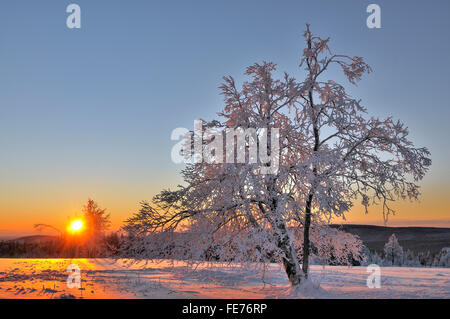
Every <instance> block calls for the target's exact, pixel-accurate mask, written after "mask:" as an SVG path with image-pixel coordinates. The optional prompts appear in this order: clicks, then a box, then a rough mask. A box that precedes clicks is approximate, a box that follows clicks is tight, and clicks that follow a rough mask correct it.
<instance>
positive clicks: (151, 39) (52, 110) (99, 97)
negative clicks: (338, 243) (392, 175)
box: [0, 0, 450, 235]
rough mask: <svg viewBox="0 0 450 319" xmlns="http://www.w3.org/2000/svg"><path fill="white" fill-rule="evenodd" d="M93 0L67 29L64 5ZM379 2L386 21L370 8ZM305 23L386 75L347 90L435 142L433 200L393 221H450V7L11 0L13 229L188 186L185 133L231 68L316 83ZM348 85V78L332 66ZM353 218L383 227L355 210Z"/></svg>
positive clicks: (5, 123) (2, 191) (376, 217)
mask: <svg viewBox="0 0 450 319" xmlns="http://www.w3.org/2000/svg"><path fill="white" fill-rule="evenodd" d="M71 2H74V3H77V4H78V5H80V7H81V10H82V12H81V14H82V25H81V29H77V30H75V29H68V28H67V26H66V18H67V16H68V13H66V7H67V5H68V4H70V3H71ZM370 3H377V4H379V5H380V6H381V21H382V22H381V24H382V28H381V29H368V28H367V26H366V22H365V21H366V18H367V16H368V13H366V7H367V5H368V4H370ZM305 23H310V24H311V28H312V31H313V32H314V33H316V34H318V35H320V36H323V37H327V36H330V37H331V39H332V40H331V44H330V45H331V48H332V49H333V50H334V51H335V52H337V53H342V54H349V55H351V56H353V55H358V56H362V57H364V58H365V59H366V61H367V62H368V63H369V64H370V65H371V66H372V68H373V70H374V72H373V73H372V74H370V75H369V76H368V77H365V78H364V79H363V81H362V82H360V84H359V86H358V87H350V86H347V87H348V88H349V90H350V92H351V93H352V94H353V95H354V96H355V97H359V98H361V99H362V100H363V102H364V105H365V106H366V107H367V108H368V109H369V112H370V113H371V114H373V115H380V116H388V115H392V116H394V117H396V118H400V119H402V120H403V121H404V122H405V123H406V124H407V126H408V127H409V128H410V131H411V138H412V139H413V141H414V142H415V143H416V145H418V146H427V147H428V148H429V149H430V150H431V152H432V159H433V165H432V168H431V171H430V173H429V174H428V175H427V176H426V178H425V179H424V180H423V181H422V185H423V197H422V201H421V202H420V203H413V204H411V203H403V202H400V203H397V204H396V206H397V208H398V214H397V216H395V217H393V218H392V219H391V225H400V224H401V225H434V226H438V225H441V226H447V227H450V211H449V208H450V182H449V166H448V160H449V158H450V156H449V148H448V144H449V142H448V141H449V135H450V134H449V133H450V125H449V123H448V122H449V115H450V105H449V104H450V102H449V101H450V79H449V70H450V59H449V58H448V57H449V51H450V40H449V39H450V37H449V31H450V1H448V0H442V1H438V0H435V1H378V0H371V1H363V0H353V1H331V0H330V1H324V0H320V1H312V0H311V1H300V0H296V1H230V0H228V1H220V2H219V1H138V0H135V1H124V0H122V1H116V0H108V1H106V0H105V1H104V0H96V1H91V0H72V1H63V0H61V1H50V0H40V1H23V0H14V1H12V0H8V1H6V0H5V1H1V3H0V235H2V233H3V234H5V233H11V232H13V231H14V232H24V231H25V232H26V231H31V230H32V226H33V224H34V223H39V222H40V223H48V224H52V225H55V226H57V227H61V228H62V227H64V224H65V223H66V222H67V219H68V218H69V217H71V216H74V215H76V214H79V213H80V208H81V207H82V205H83V204H84V203H85V202H86V201H87V199H88V198H89V197H91V198H93V199H94V200H96V201H97V202H98V203H99V204H100V206H102V207H105V208H107V209H108V211H109V212H110V213H111V215H112V220H113V225H114V227H116V228H117V227H119V226H120V223H121V222H122V221H123V220H124V219H126V218H127V217H129V216H130V215H131V214H132V213H134V212H135V211H136V210H137V209H138V207H139V201H141V200H150V199H151V198H152V197H153V195H155V194H156V193H157V192H158V191H159V190H161V189H163V188H167V187H175V186H176V185H177V183H179V182H180V178H179V171H180V169H181V168H182V167H181V166H179V165H175V164H173V163H172V162H171V159H170V150H171V148H172V146H173V145H174V142H173V141H171V140H170V133H171V131H172V130H173V129H174V128H176V127H187V128H192V127H193V121H194V119H198V118H200V117H202V118H206V119H208V118H212V117H213V116H214V114H215V113H216V112H218V111H220V110H221V109H222V107H223V102H222V98H221V96H220V95H219V89H218V86H219V85H220V84H221V81H222V80H221V78H222V76H224V75H233V76H235V77H236V78H237V79H238V80H242V79H243V71H244V69H245V67H247V66H248V65H251V64H253V63H254V62H260V61H262V60H266V61H273V62H276V63H277V64H278V66H279V70H281V71H287V72H289V73H291V74H292V75H294V76H296V77H298V78H302V77H303V74H302V71H301V70H299V69H298V67H297V65H298V63H299V56H300V52H301V49H302V48H303V38H302V37H301V34H302V32H303V30H304V28H305ZM331 76H333V77H334V79H336V80H339V81H340V80H342V77H341V76H340V75H337V74H331ZM347 221H348V222H352V223H371V224H374V223H381V222H382V216H381V213H380V211H379V209H376V208H375V209H372V211H371V212H370V214H369V215H367V216H365V215H364V214H363V212H362V210H361V209H360V208H359V207H358V206H357V207H355V209H353V210H352V212H351V213H349V214H348V220H347Z"/></svg>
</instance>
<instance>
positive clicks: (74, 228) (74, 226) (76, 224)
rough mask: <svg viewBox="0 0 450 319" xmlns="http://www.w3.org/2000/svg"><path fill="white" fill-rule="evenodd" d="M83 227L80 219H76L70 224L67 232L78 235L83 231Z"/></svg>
mask: <svg viewBox="0 0 450 319" xmlns="http://www.w3.org/2000/svg"><path fill="white" fill-rule="evenodd" d="M83 227H84V225H83V221H82V220H81V219H76V220H73V221H72V222H71V223H70V225H69V227H68V230H69V232H71V233H78V232H80V231H81V230H83Z"/></svg>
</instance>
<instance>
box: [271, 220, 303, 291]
mask: <svg viewBox="0 0 450 319" xmlns="http://www.w3.org/2000/svg"><path fill="white" fill-rule="evenodd" d="M277 229H278V230H279V231H280V234H279V235H278V236H277V246H278V247H279V248H280V249H281V250H282V252H283V253H284V257H283V258H282V262H283V266H284V271H285V272H286V275H287V276H288V279H289V282H290V283H291V285H292V286H297V285H299V284H300V283H301V282H302V280H303V278H304V276H303V273H302V271H301V269H300V265H299V262H298V258H297V253H296V251H295V247H294V246H293V243H292V240H291V238H290V236H289V233H288V230H287V229H286V225H285V224H284V223H277Z"/></svg>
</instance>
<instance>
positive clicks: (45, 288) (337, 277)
mask: <svg viewBox="0 0 450 319" xmlns="http://www.w3.org/2000/svg"><path fill="white" fill-rule="evenodd" d="M128 262H129V261H127V260H121V261H118V262H115V261H113V260H109V259H0V298H286V297H292V292H291V291H290V289H289V284H288V281H287V280H286V277H285V274H284V273H283V271H282V269H281V268H280V267H279V266H278V265H269V266H268V268H267V269H266V270H265V271H264V272H263V271H261V269H260V271H258V270H255V269H251V268H250V267H249V268H246V269H242V268H239V267H230V266H228V265H225V264H219V263H213V264H208V265H206V264H200V265H198V266H197V267H196V268H195V269H192V268H188V267H187V265H186V264H185V263H183V262H177V263H175V264H172V263H170V262H169V261H160V262H148V263H147V264H144V263H139V264H134V265H131V266H130V265H128ZM70 264H76V265H78V266H79V267H80V269H81V288H69V287H68V286H67V284H66V281H67V276H68V273H67V272H66V269H67V266H68V265H70ZM368 275H369V273H367V272H366V267H351V268H349V267H337V266H325V267H323V266H312V276H311V277H312V280H313V282H314V286H315V287H318V286H319V285H320V288H319V289H312V290H311V289H310V290H308V291H307V292H303V295H302V296H304V297H319V298H450V269H449V268H405V267H402V268H400V267H398V268H397V267H383V268H382V269H381V288H378V289H377V288H373V289H369V288H368V287H367V285H366V282H367V277H368ZM295 296H297V297H298V294H297V295H295Z"/></svg>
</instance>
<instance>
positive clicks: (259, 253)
mask: <svg viewBox="0 0 450 319" xmlns="http://www.w3.org/2000/svg"><path fill="white" fill-rule="evenodd" d="M304 38H305V43H306V47H305V49H304V50H303V55H302V58H301V61H300V67H301V68H302V69H303V70H304V72H305V78H304V80H302V81H297V80H296V79H295V78H293V77H292V76H289V75H288V74H287V73H284V75H283V76H282V77H281V78H280V79H276V78H275V75H274V73H275V71H276V65H275V64H274V63H270V62H263V63H255V64H254V65H252V66H250V67H248V68H247V70H246V72H245V74H246V75H247V76H249V77H250V80H248V81H245V82H244V83H243V84H242V88H240V89H239V88H238V85H237V83H236V82H235V80H234V78H233V77H231V76H228V77H225V78H224V84H223V85H222V86H221V87H220V88H221V90H222V94H223V96H224V101H225V107H224V109H223V111H222V112H220V113H219V114H218V115H219V118H218V119H216V120H213V121H209V122H208V121H203V122H202V127H201V129H202V132H203V131H206V130H207V129H208V128H212V127H214V128H216V129H217V130H218V131H220V130H222V132H223V131H226V130H227V129H239V128H240V129H244V130H246V129H254V130H256V132H257V133H258V134H259V133H261V132H262V131H265V132H269V134H270V132H271V129H273V128H276V129H278V133H276V135H270V136H268V138H267V140H268V144H269V146H268V149H269V150H272V148H271V147H270V146H271V143H273V141H274V138H275V139H278V141H279V151H278V152H277V153H276V154H273V153H270V155H272V156H271V161H277V163H276V164H278V170H277V171H276V172H274V173H272V174H265V173H264V172H262V170H261V167H264V166H268V165H271V164H274V163H267V162H263V161H262V160H261V158H258V161H257V162H256V163H255V162H253V161H249V160H248V159H249V156H250V155H246V160H247V161H245V162H244V163H240V162H238V163H236V162H235V163H227V162H226V161H225V160H223V161H220V158H219V161H216V162H213V163H208V162H206V161H202V162H194V163H191V164H187V165H186V168H185V169H184V170H183V171H182V176H183V179H184V181H185V183H184V185H181V186H179V188H178V189H177V190H164V191H162V192H161V193H160V194H158V195H157V196H156V197H155V198H154V202H153V204H152V205H150V204H148V203H144V204H143V205H142V208H141V210H140V212H138V213H137V214H136V215H135V216H134V217H132V218H130V219H129V220H128V221H127V223H126V226H125V230H127V231H128V233H129V236H130V238H133V240H132V241H131V242H130V244H129V245H128V246H127V247H128V252H130V251H133V252H135V256H136V257H141V258H145V257H146V256H150V255H153V254H154V253H156V252H159V253H160V254H161V253H162V252H163V253H164V254H165V256H170V254H175V253H176V254H178V255H180V254H181V255H183V254H184V256H186V258H191V259H195V258H199V257H200V255H201V254H202V252H203V251H204V249H205V248H207V247H209V246H211V245H212V243H214V247H215V251H216V252H217V253H218V254H220V256H222V257H224V258H228V257H229V258H232V259H233V260H235V261H242V262H247V261H261V260H265V259H266V257H267V256H268V255H270V256H271V258H273V259H275V260H277V261H278V262H280V263H281V264H282V265H283V267H284V269H285V271H286V274H287V276H288V278H289V281H290V282H291V284H292V285H293V286H296V285H299V284H300V283H301V282H302V281H304V279H305V278H307V277H308V269H309V257H310V255H311V254H315V253H318V254H320V253H325V252H324V251H320V248H317V247H319V246H320V243H321V242H322V238H323V233H327V234H329V235H330V236H333V231H330V228H328V227H327V224H328V223H329V221H330V220H331V219H332V218H333V217H336V216H340V217H342V216H344V214H345V212H347V211H348V210H349V209H350V208H351V207H352V205H353V203H354V202H355V201H357V200H361V201H362V203H363V205H364V206H365V207H366V212H367V207H368V206H369V205H371V204H376V203H381V206H382V212H383V214H384V216H385V218H387V216H388V215H389V213H392V212H393V211H392V209H391V208H390V206H389V203H390V202H391V201H393V200H395V199H396V198H401V199H405V198H410V199H416V198H417V197H418V196H419V186H418V185H417V182H418V181H419V180H420V179H422V178H423V176H424V174H425V173H426V171H427V169H428V167H429V166H430V164H431V160H430V159H429V152H428V150H427V149H426V148H416V147H415V146H414V145H413V143H412V142H411V141H410V140H409V139H408V130H407V128H406V127H405V126H404V125H403V124H402V123H401V122H400V121H394V120H393V119H392V118H390V117H388V118H386V119H379V118H376V117H370V116H368V114H367V112H366V109H365V108H364V107H363V106H362V105H361V101H360V100H358V99H355V98H353V97H351V96H350V95H349V94H347V92H346V91H345V88H344V87H343V86H342V85H341V84H339V83H337V82H335V81H333V80H332V79H329V78H326V76H327V71H328V70H329V69H330V68H331V67H332V66H337V67H338V68H340V69H341V70H342V71H343V73H344V75H345V76H346V77H347V79H348V80H349V82H350V83H352V84H355V83H356V82H357V81H359V80H360V79H361V77H362V75H363V74H364V73H369V72H370V70H371V69H370V67H369V66H368V65H367V64H366V63H365V62H364V61H363V59H362V58H360V57H356V56H354V57H350V56H346V55H340V54H334V53H332V52H331V50H330V49H329V46H328V45H329V39H322V38H320V37H318V36H315V35H313V34H312V33H311V31H310V28H309V26H307V28H306V31H305V33H304ZM247 138H248V139H247V140H246V143H244V145H241V148H240V149H236V153H237V152H239V151H246V152H247V153H249V152H250V151H251V150H249V144H250V139H251V138H252V137H251V136H248V137H247ZM218 139H219V140H220V137H219V138H218ZM208 146H209V145H208V143H206V142H205V143H204V144H203V145H202V147H203V151H205V150H208V151H209V150H210V148H208ZM238 148H239V147H238ZM185 152H187V151H185ZM270 152H272V151H270ZM219 156H220V153H219ZM224 156H225V155H224ZM234 156H236V154H234ZM181 234H182V235H181ZM334 235H335V234H334ZM348 239H349V237H348V238H341V240H343V241H342V243H341V244H340V245H341V248H343V247H344V246H345V245H348V247H347V248H345V249H344V248H343V249H340V252H341V253H342V254H345V255H347V254H348V250H351V251H356V250H358V249H359V248H360V242H357V241H355V240H351V241H350V242H347V243H346V242H345V240H348ZM150 252H152V253H150ZM166 253H167V254H166ZM341 257H342V255H341V256H340V257H339V258H341ZM334 258H336V256H334ZM301 264H302V268H301Z"/></svg>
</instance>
